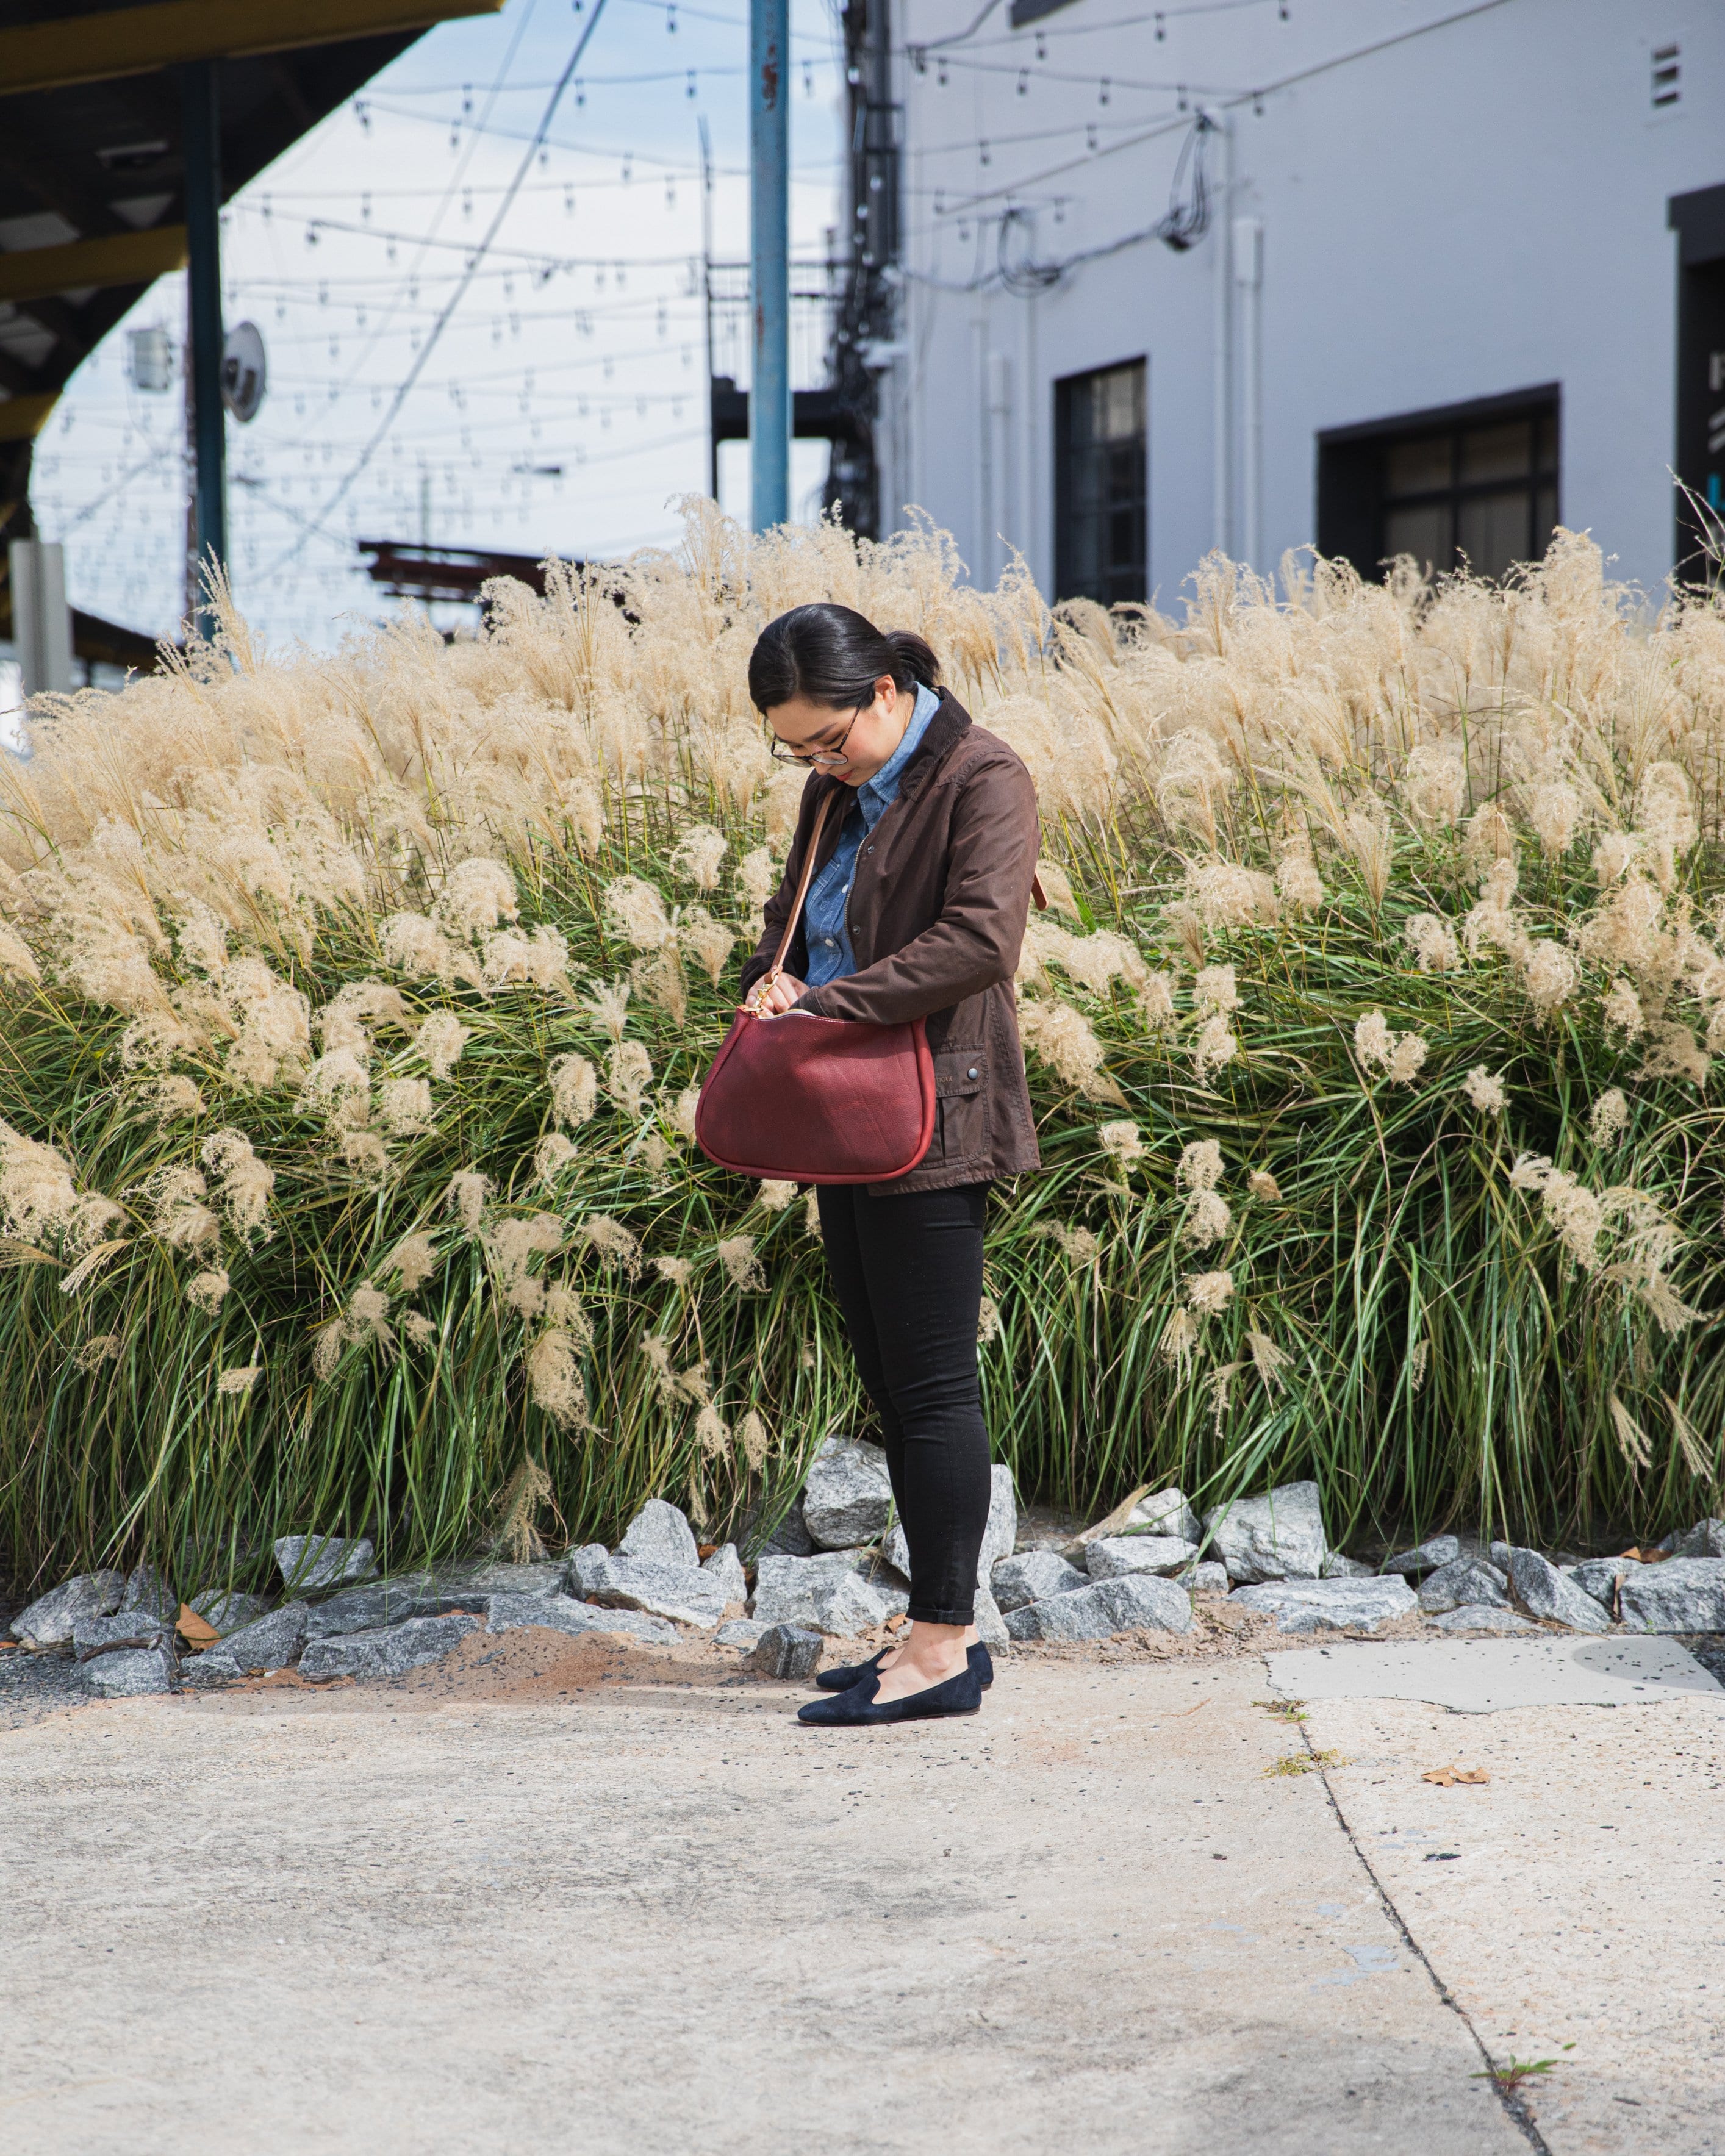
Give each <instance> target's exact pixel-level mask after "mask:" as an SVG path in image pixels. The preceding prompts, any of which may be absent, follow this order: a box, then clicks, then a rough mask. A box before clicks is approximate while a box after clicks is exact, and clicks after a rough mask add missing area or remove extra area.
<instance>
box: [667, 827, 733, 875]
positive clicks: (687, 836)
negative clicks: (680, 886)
mask: <svg viewBox="0 0 1725 2156" xmlns="http://www.w3.org/2000/svg"><path fill="white" fill-rule="evenodd" d="M730 843H731V842H730V840H729V839H727V838H726V836H725V834H724V833H723V832H722V831H720V830H716V829H715V828H714V827H713V825H712V824H690V825H688V826H687V828H686V829H685V831H684V833H683V835H682V837H681V838H680V839H678V841H677V843H676V844H675V847H674V848H673V849H672V850H671V857H670V865H671V871H672V873H673V875H680V876H681V877H682V879H683V880H684V881H685V883H692V884H693V885H694V886H695V888H696V890H697V891H716V890H717V889H718V887H719V868H720V865H721V862H722V861H723V860H724V858H725V855H726V850H727V849H728V847H729V845H730Z"/></svg>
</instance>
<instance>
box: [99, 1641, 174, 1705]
mask: <svg viewBox="0 0 1725 2156" xmlns="http://www.w3.org/2000/svg"><path fill="white" fill-rule="evenodd" d="M175 1671H176V1662H175V1658H174V1655H173V1652H172V1648H171V1647H169V1646H168V1645H166V1644H165V1643H164V1642H162V1641H158V1643H157V1645H155V1646H153V1647H134V1648H130V1649H122V1650H121V1651H120V1652H118V1653H116V1654H111V1655H97V1656H96V1657H95V1660H94V1661H90V1662H86V1663H85V1665H84V1681H85V1684H86V1686H88V1687H89V1689H90V1691H93V1692H94V1693H95V1696H96V1697H97V1698H98V1699H146V1698H148V1697H150V1696H151V1694H152V1693H154V1692H163V1691H172V1690H173V1688H174V1676H175Z"/></svg>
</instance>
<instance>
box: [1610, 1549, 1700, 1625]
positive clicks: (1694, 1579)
mask: <svg viewBox="0 0 1725 2156" xmlns="http://www.w3.org/2000/svg"><path fill="white" fill-rule="evenodd" d="M1617 1599H1618V1607H1619V1608H1620V1609H1621V1610H1622V1612H1623V1622H1624V1625H1625V1629H1626V1630H1629V1631H1631V1632H1725V1558H1717V1557H1674V1558H1667V1560H1666V1563H1663V1564H1642V1565H1637V1566H1636V1567H1635V1569H1634V1570H1633V1571H1632V1572H1628V1573H1625V1575H1624V1577H1623V1578H1622V1579H1621V1580H1620V1582H1619V1584H1618V1589H1617Z"/></svg>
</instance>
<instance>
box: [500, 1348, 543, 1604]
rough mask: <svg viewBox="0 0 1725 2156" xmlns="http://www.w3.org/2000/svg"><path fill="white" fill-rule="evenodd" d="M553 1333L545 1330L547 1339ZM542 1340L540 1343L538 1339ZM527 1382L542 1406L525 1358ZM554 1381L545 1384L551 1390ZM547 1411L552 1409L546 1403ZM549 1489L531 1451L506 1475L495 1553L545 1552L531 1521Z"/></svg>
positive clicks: (518, 1556)
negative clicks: (507, 1477)
mask: <svg viewBox="0 0 1725 2156" xmlns="http://www.w3.org/2000/svg"><path fill="white" fill-rule="evenodd" d="M546 1337H547V1339H550V1338H552V1337H555V1336H554V1335H552V1334H547V1336H546ZM541 1344H542V1343H541ZM527 1382H528V1386H529V1389H530V1390H531V1392H532V1394H533V1402H534V1405H535V1406H536V1407H539V1406H546V1403H545V1402H544V1401H542V1400H541V1399H540V1398H539V1392H538V1387H537V1385H536V1383H535V1382H534V1375H533V1365H532V1359H531V1357H530V1358H528V1368H527ZM555 1389H556V1387H555V1381H552V1385H551V1386H549V1387H548V1388H547V1390H548V1391H555ZM546 1411H547V1414H549V1413H551V1412H552V1409H550V1408H549V1407H547V1410H546ZM551 1492H552V1481H551V1477H550V1476H549V1475H547V1473H546V1471H545V1469H544V1467H543V1466H542V1465H541V1464H540V1462H539V1461H538V1460H535V1459H534V1458H533V1457H532V1456H531V1454H529V1455H526V1456H525V1457H524V1458H523V1459H522V1461H521V1466H519V1467H517V1468H516V1471H515V1472H514V1474H513V1475H511V1476H510V1478H509V1481H508V1482H507V1483H506V1486H505V1487H504V1491H503V1496H502V1498H501V1501H500V1503H499V1506H498V1512H499V1515H500V1517H499V1521H498V1527H497V1552H498V1554H499V1555H500V1556H501V1558H504V1559H505V1561H506V1563H511V1564H533V1563H537V1561H538V1560H539V1559H540V1558H542V1557H543V1556H544V1555H545V1542H544V1538H543V1537H542V1535H541V1534H540V1532H539V1530H538V1528H537V1527H536V1525H535V1524H534V1522H536V1520H537V1518H538V1517H539V1512H540V1509H541V1507H543V1506H544V1505H546V1504H547V1503H548V1502H549V1501H550V1498H551Z"/></svg>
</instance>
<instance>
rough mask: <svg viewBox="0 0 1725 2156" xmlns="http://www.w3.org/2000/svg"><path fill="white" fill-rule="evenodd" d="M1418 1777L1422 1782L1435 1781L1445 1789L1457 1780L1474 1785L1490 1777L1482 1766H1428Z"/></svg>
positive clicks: (1488, 1779) (1486, 1780) (1487, 1780)
mask: <svg viewBox="0 0 1725 2156" xmlns="http://www.w3.org/2000/svg"><path fill="white" fill-rule="evenodd" d="M1420 1780H1421V1781H1422V1782H1435V1783H1436V1784H1437V1785H1438V1787H1439V1788H1440V1789H1450V1788H1452V1787H1453V1786H1454V1785H1455V1784H1456V1783H1457V1782H1466V1783H1468V1784H1471V1785H1476V1784H1479V1783H1481V1782H1489V1781H1490V1780H1491V1776H1490V1775H1489V1774H1487V1773H1486V1770H1485V1768H1483V1767H1428V1768H1426V1770H1425V1773H1424V1774H1422V1775H1421V1776H1420Z"/></svg>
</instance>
